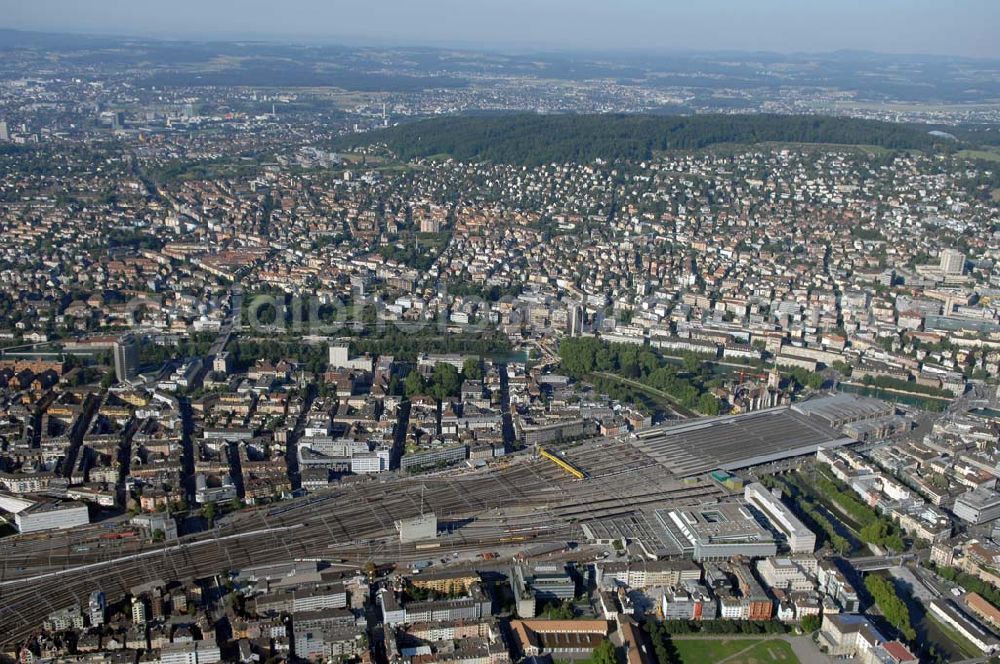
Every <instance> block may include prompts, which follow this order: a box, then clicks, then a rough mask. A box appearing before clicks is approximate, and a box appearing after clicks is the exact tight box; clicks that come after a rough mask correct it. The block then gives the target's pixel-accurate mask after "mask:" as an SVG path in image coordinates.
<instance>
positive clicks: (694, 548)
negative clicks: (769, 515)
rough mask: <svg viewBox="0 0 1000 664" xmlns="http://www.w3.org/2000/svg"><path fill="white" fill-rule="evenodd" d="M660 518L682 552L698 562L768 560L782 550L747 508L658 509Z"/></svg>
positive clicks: (721, 505) (734, 505) (724, 505)
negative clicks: (733, 558)
mask: <svg viewBox="0 0 1000 664" xmlns="http://www.w3.org/2000/svg"><path fill="white" fill-rule="evenodd" d="M656 516H657V519H658V520H659V521H660V522H661V523H662V524H663V526H664V528H665V529H666V530H667V531H668V533H669V534H670V535H671V536H673V537H674V538H675V539H676V540H677V543H678V545H679V546H680V548H681V550H682V551H683V552H684V553H685V554H687V555H690V556H691V557H692V558H693V559H694V560H696V561H703V560H728V559H729V558H731V557H733V556H747V557H750V558H766V557H768V556H773V555H774V554H775V553H777V551H778V546H777V544H775V541H774V536H773V535H771V533H770V531H768V530H767V529H766V528H764V527H763V526H761V525H760V524H759V523H757V520H756V519H755V518H754V516H753V514H751V513H750V511H749V510H748V509H747V507H746V505H741V504H739V503H708V504H704V505H699V506H696V507H689V508H683V509H675V510H670V511H669V512H667V511H665V510H657V512H656Z"/></svg>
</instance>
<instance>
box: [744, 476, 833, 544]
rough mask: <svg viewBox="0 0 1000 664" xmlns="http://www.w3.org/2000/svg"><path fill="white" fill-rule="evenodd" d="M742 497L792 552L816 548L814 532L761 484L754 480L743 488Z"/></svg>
mask: <svg viewBox="0 0 1000 664" xmlns="http://www.w3.org/2000/svg"><path fill="white" fill-rule="evenodd" d="M743 497H744V498H746V501H747V502H748V503H750V504H751V505H752V506H754V507H755V508H757V509H758V510H760V511H761V513H763V515H764V516H765V517H767V520H768V521H770V522H771V524H772V525H773V526H774V527H775V528H776V529H777V530H779V531H780V532H781V533H782V534H783V535H784V536H785V539H786V540H787V542H788V548H789V549H790V550H791V552H792V553H812V552H813V551H814V550H815V549H816V533H814V532H813V531H811V530H809V528H807V527H806V525H805V524H804V523H802V522H801V521H800V520H799V518H798V517H796V516H795V515H794V514H792V511H791V510H790V509H788V507H787V506H786V505H785V504H784V503H783V502H781V498H779V497H778V496H776V495H774V494H773V493H771V492H770V491H768V490H767V488H766V487H765V486H764V485H763V484H759V483H757V482H754V483H752V484H748V485H747V487H746V488H745V489H744V490H743Z"/></svg>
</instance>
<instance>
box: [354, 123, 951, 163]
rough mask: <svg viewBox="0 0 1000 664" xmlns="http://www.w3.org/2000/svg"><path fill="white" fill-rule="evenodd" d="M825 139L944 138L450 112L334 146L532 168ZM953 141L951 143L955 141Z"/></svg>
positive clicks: (865, 129) (861, 130)
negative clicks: (376, 147) (379, 146)
mask: <svg viewBox="0 0 1000 664" xmlns="http://www.w3.org/2000/svg"><path fill="white" fill-rule="evenodd" d="M771 142H777V143H830V144H842V145H874V146H877V147H881V148H887V149H892V150H901V149H919V150H929V149H932V148H934V146H935V145H943V144H944V143H945V142H946V141H944V140H943V139H940V138H935V137H934V136H931V135H929V134H928V133H927V130H926V129H925V128H917V127H911V126H909V125H903V124H894V123H890V122H879V121H875V120H860V119H855V118H840V117H826V116H811V115H810V116H801V115H725V114H719V115H693V116H673V115H667V116H664V115H622V114H614V115H611V114H602V115H536V114H521V113H518V114H509V115H491V116H481V115H480V116H448V117H442V118H433V119H430V120H421V121H418V122H412V123H409V124H402V125H398V126H396V127H390V128H388V129H382V130H379V131H374V132H370V133H367V134H362V135H352V136H345V137H342V138H341V139H339V140H338V141H337V144H336V147H337V148H339V149H342V150H343V149H349V148H352V147H358V146H362V145H371V144H375V143H385V144H387V145H388V146H389V148H390V149H391V150H392V151H393V152H395V153H396V154H397V155H399V156H400V157H402V158H404V159H412V158H417V157H429V156H432V155H438V154H446V155H449V156H451V157H454V158H455V159H459V160H462V161H491V162H497V163H512V164H526V165H537V164H543V163H548V162H588V161H593V160H594V159H598V158H601V159H630V160H639V159H648V158H649V157H650V156H652V154H653V153H654V152H657V151H662V150H691V149H699V148H705V147H708V146H711V145H716V144H720V143H737V144H754V143H771ZM952 144H953V145H954V142H952Z"/></svg>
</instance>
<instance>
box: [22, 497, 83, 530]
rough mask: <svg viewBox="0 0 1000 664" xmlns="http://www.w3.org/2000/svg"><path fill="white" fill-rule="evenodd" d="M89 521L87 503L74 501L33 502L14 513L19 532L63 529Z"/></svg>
mask: <svg viewBox="0 0 1000 664" xmlns="http://www.w3.org/2000/svg"><path fill="white" fill-rule="evenodd" d="M88 523H90V514H89V512H88V511H87V505H86V504H85V503H80V502H76V501H70V502H62V503H57V502H45V503H35V504H34V505H31V506H30V507H26V508H25V509H23V510H21V511H20V512H18V513H17V514H15V515H14V524H15V525H16V526H17V530H18V532H20V533H22V534H23V533H37V532H40V531H43V530H65V529H67V528H75V527H76V526H85V525H87V524H88Z"/></svg>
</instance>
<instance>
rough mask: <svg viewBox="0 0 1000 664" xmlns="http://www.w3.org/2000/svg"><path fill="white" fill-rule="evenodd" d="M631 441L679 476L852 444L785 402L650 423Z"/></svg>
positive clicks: (760, 462)
mask: <svg viewBox="0 0 1000 664" xmlns="http://www.w3.org/2000/svg"><path fill="white" fill-rule="evenodd" d="M633 440H634V443H635V445H636V446H637V447H638V448H639V449H640V450H642V451H643V452H645V453H647V454H648V455H650V456H651V457H653V458H654V459H655V460H656V461H658V462H659V463H660V464H662V465H663V467H664V468H666V469H667V470H669V471H670V472H671V473H673V474H674V475H677V476H680V477H689V476H692V475H701V474H702V473H707V472H709V471H711V470H716V469H719V468H721V469H723V470H730V471H731V470H738V469H740V468H749V467H751V466H758V465H761V464H765V463H770V462H773V461H779V460H781V459H787V458H790V457H796V456H802V455H806V454H815V453H816V452H817V451H818V450H819V449H821V448H825V447H837V446H841V445H847V444H850V443H853V442H855V441H854V440H853V439H851V438H849V437H848V436H845V435H844V434H842V433H840V432H839V431H837V430H836V429H834V428H832V427H830V426H829V425H828V424H827V423H826V422H825V421H823V420H821V419H820V418H815V417H811V416H809V415H805V414H803V413H800V412H798V411H796V410H792V409H791V408H789V407H787V406H782V407H780V408H772V409H769V410H759V411H755V412H752V413H745V414H742V415H726V416H723V417H711V418H702V419H697V420H690V421H685V422H683V423H681V424H667V425H663V426H658V427H652V428H649V429H645V430H643V431H640V432H638V433H637V434H635V437H634V438H633Z"/></svg>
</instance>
